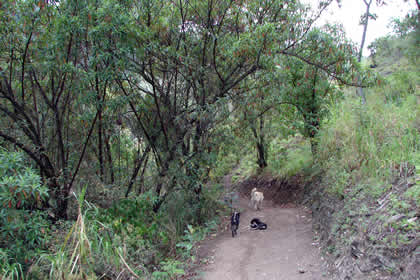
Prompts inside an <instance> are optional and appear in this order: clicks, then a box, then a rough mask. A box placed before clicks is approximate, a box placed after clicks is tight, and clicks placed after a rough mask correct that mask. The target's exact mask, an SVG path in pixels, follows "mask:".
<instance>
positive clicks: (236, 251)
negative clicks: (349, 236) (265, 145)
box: [191, 176, 331, 280]
mask: <svg viewBox="0 0 420 280" xmlns="http://www.w3.org/2000/svg"><path fill="white" fill-rule="evenodd" d="M230 181H231V177H230V176H227V177H225V179H224V184H225V187H226V188H227V189H231V188H232V187H231V182H230ZM300 185H301V184H299V177H295V178H293V179H292V180H289V181H287V182H286V181H285V180H276V179H272V178H270V177H267V176H265V177H264V176H262V177H261V176H260V177H255V178H251V179H248V180H246V181H245V182H242V183H241V184H240V185H238V186H234V187H233V188H234V189H236V190H237V191H238V193H239V195H240V196H239V197H240V198H239V201H238V202H237V205H234V206H235V208H238V209H240V211H241V223H240V226H239V230H238V235H237V236H236V237H235V238H232V236H231V232H230V230H225V231H224V232H221V233H219V234H218V235H217V236H213V237H212V238H210V239H208V240H205V241H204V242H202V244H201V245H200V247H199V249H198V258H199V259H200V260H201V263H202V265H201V266H200V267H199V268H198V271H197V272H196V273H194V274H195V277H191V279H192V278H194V279H203V280H213V279H215V280H225V279H226V280H229V279H232V280H254V279H262V280H263V279H267V280H268V279H273V280H274V279H275V280H282V279H284V280H309V279H311V280H317V279H320V280H321V279H331V277H330V276H329V274H328V273H327V268H326V265H325V262H324V261H323V258H322V257H321V255H320V252H319V245H318V243H317V242H316V238H317V237H316V235H314V233H313V232H312V214H311V212H310V211H309V210H308V209H306V208H305V207H301V206H298V205H296V201H298V200H299V196H301V193H302V190H301V189H300ZM254 186H257V187H258V188H259V190H260V191H263V192H264V197H265V200H264V202H263V207H262V210H261V211H255V210H253V209H251V208H250V207H249V196H250V195H249V193H250V190H251V189H252V188H253V187H254ZM255 217H257V218H260V219H261V220H262V221H263V222H265V223H267V225H268V229H267V230H265V231H254V230H251V229H250V227H249V222H250V220H251V219H252V218H255ZM228 224H229V222H228V219H226V227H225V229H229V226H228Z"/></svg>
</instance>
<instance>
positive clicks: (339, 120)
mask: <svg viewBox="0 0 420 280" xmlns="http://www.w3.org/2000/svg"><path fill="white" fill-rule="evenodd" d="M368 101H369V102H368V103H369V104H368V105H366V106H364V107H363V108H360V107H359V105H358V102H357V101H356V102H349V101H347V102H346V103H341V104H339V105H338V106H336V107H334V108H333V109H332V113H331V115H330V117H329V120H328V121H327V122H325V123H324V129H323V131H322V132H321V135H320V147H319V148H320V149H319V151H320V153H319V157H318V159H317V160H318V162H320V163H321V164H322V165H323V167H324V169H325V170H326V172H327V178H329V180H330V182H338V184H337V187H338V186H340V185H341V187H338V190H341V191H338V193H339V194H343V191H344V188H345V187H346V186H348V185H352V184H353V183H356V182H359V181H360V180H361V179H362V178H376V179H377V180H379V181H380V182H381V181H382V182H385V181H386V180H387V178H390V176H392V175H393V174H394V173H395V172H396V168H398V166H399V164H400V163H403V162H411V163H412V162H413V160H414V157H413V155H415V153H416V151H418V149H419V146H418V143H419V141H418V139H419V137H420V136H419V133H418V131H417V130H416V129H415V127H416V125H418V119H419V117H418V116H419V114H420V111H419V106H418V101H417V98H416V96H413V95H409V96H408V97H407V98H405V99H403V100H402V101H401V104H395V103H387V102H386V101H385V100H384V98H383V95H380V94H378V93H376V94H372V95H371V96H370V97H369V100H368ZM340 174H341V175H340Z"/></svg>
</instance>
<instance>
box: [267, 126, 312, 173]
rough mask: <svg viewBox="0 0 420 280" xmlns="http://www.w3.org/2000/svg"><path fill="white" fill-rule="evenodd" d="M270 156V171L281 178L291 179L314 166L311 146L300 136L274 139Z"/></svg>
mask: <svg viewBox="0 0 420 280" xmlns="http://www.w3.org/2000/svg"><path fill="white" fill-rule="evenodd" d="M269 155H270V156H269V158H268V161H269V169H270V171H271V173H272V174H274V175H276V176H279V177H291V176H293V175H296V174H297V173H298V172H300V171H302V170H305V169H306V168H308V167H310V166H311V165H312V153H311V145H310V143H309V141H308V140H305V139H304V138H303V137H302V136H301V135H300V134H296V135H295V136H289V137H288V138H287V139H278V138H276V139H274V141H272V142H271V143H270V149H269Z"/></svg>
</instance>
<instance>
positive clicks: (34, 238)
mask: <svg viewBox="0 0 420 280" xmlns="http://www.w3.org/2000/svg"><path fill="white" fill-rule="evenodd" d="M24 162H25V160H24V157H23V155H22V154H21V153H18V152H10V153H9V152H7V151H5V150H0V205H1V206H2V209H1V211H0V248H1V250H0V259H1V261H0V270H1V271H0V278H2V277H4V278H6V277H12V278H13V277H14V276H13V275H15V276H16V277H17V275H21V274H22V273H23V272H24V271H25V270H26V269H27V268H28V267H29V265H30V264H31V263H33V262H34V260H35V259H36V257H37V256H38V255H39V253H40V252H42V251H43V248H44V247H45V245H46V241H47V239H48V238H47V236H48V231H49V226H50V225H49V222H48V221H47V219H46V215H45V213H44V212H42V211H40V210H38V207H39V206H41V205H42V201H43V200H45V199H46V198H47V197H48V192H47V191H48V190H47V187H45V186H44V185H42V184H41V178H40V176H39V175H38V174H36V173H35V171H34V170H33V169H31V168H30V167H26V166H25V164H24Z"/></svg>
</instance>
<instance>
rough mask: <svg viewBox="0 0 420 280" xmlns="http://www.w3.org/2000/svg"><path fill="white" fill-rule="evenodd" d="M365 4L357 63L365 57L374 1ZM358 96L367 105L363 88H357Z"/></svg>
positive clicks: (364, 0)
mask: <svg viewBox="0 0 420 280" xmlns="http://www.w3.org/2000/svg"><path fill="white" fill-rule="evenodd" d="M363 2H364V3H365V5H366V14H365V15H366V18H365V21H364V22H363V34H362V42H361V43H360V51H359V55H358V57H357V61H358V62H361V61H362V55H363V48H364V47H365V41H366V33H367V27H368V23H369V13H370V5H371V4H372V0H369V2H367V1H366V0H363ZM360 80H361V77H360V76H359V81H360ZM356 91H357V94H358V95H359V96H360V98H361V100H362V104H365V103H366V95H365V93H364V91H363V88H361V87H359V88H357V90H356Z"/></svg>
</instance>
